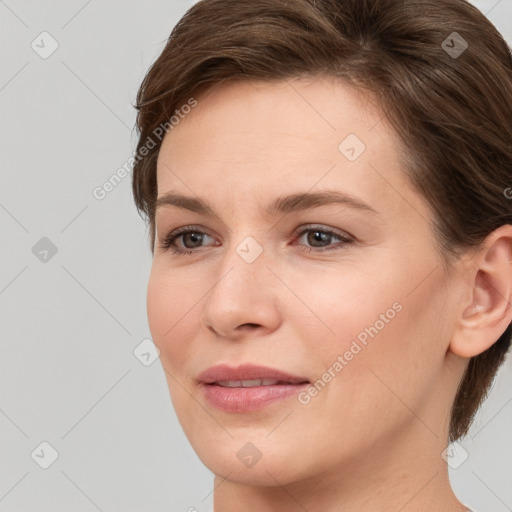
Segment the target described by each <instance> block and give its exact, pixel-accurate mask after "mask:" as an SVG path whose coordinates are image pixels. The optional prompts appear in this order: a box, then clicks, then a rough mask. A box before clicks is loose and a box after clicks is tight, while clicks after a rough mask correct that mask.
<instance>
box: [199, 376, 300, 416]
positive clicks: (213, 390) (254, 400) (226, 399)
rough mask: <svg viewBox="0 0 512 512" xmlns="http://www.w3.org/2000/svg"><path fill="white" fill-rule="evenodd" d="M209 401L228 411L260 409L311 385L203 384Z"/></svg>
mask: <svg viewBox="0 0 512 512" xmlns="http://www.w3.org/2000/svg"><path fill="white" fill-rule="evenodd" d="M201 386H202V388H203V392H204V395H205V397H206V399H207V400H208V402H209V403H210V404H212V405H214V406H215V407H217V408H219V409H222V410H223V411H226V412H251V411H259V410H261V409H263V408H265V407H267V406H268V405H270V404H272V403H275V402H277V401H279V400H283V399H284V398H288V397H290V396H293V395H296V394H297V393H300V391H302V390H303V389H305V388H306V387H307V386H309V383H307V382H306V383H305V384H277V385H275V386H254V387H252V388H228V387H224V386H218V385H216V384H202V385H201Z"/></svg>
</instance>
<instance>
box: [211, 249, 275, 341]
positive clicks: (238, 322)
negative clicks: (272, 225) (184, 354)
mask: <svg viewBox="0 0 512 512" xmlns="http://www.w3.org/2000/svg"><path fill="white" fill-rule="evenodd" d="M251 244H252V245H251ZM258 245H259V244H258ZM260 247H261V249H263V247H262V246H260ZM261 249H258V247H257V246H256V245H255V244H254V242H252V241H249V242H248V243H246V244H244V243H243V242H242V243H241V244H239V245H238V246H237V247H236V248H233V249H231V250H229V253H227V254H226V255H225V256H224V258H223V259H222V262H221V263H219V265H218V267H217V272H216V273H215V279H214V282H213V285H212V287H211V289H210V291H209V292H208V293H207V298H206V302H205V305H204V306H203V312H202V315H201V320H202V323H203V325H204V326H205V327H206V328H207V329H208V330H210V331H211V332H212V333H214V334H215V335H216V336H218V337H223V338H227V339H233V340H239V339H241V338H243V337H246V336H247V335H252V336H253V335H255V334H256V333H257V335H264V334H268V333H270V332H272V331H273V330H275V329H277V328H278V326H279V323H280V321H281V320H280V318H281V316H280V313H279V297H278V291H279V280H278V279H277V278H276V276H275V274H274V273H273V272H272V271H271V270H270V268H269V264H270V266H272V264H271V261H269V259H270V258H269V255H267V253H266V251H265V250H264V249H263V251H261ZM251 251H252V254H251ZM255 251H257V252H255ZM260 251H261V252H260ZM281 286H282V285H281Z"/></svg>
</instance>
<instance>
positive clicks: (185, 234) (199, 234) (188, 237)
mask: <svg viewBox="0 0 512 512" xmlns="http://www.w3.org/2000/svg"><path fill="white" fill-rule="evenodd" d="M191 228H193V226H185V227H183V228H179V229H177V230H176V231H172V232H171V233H169V234H168V235H167V236H165V238H164V239H163V241H162V244H161V246H160V247H161V248H162V249H163V250H168V249H170V248H171V247H174V251H173V254H192V253H193V252H196V251H194V250H193V249H195V247H197V246H199V247H200V245H197V244H200V243H201V242H202V241H203V240H204V239H205V237H209V235H208V234H207V233H205V232H204V231H200V230H197V229H191ZM178 238H182V242H183V243H184V244H185V248H184V249H182V248H181V247H179V246H178V245H176V243H175V240H177V239H178ZM187 244H190V245H191V246H192V247H187ZM188 249H192V250H188Z"/></svg>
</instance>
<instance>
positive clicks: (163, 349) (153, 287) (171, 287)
mask: <svg viewBox="0 0 512 512" xmlns="http://www.w3.org/2000/svg"><path fill="white" fill-rule="evenodd" d="M187 286H188V288H187ZM187 286H185V284H184V283H183V282H182V280H180V279H177V278H173V277H171V276H170V275H169V273H162V272H159V271H158V268H154V269H152V271H151V274H150V278H149V282H148V287H147V315H148V324H149V329H150V331H151V335H152V339H153V342H154V343H155V345H156V346H157V347H158V348H159V350H160V359H161V361H162V364H163V365H165V368H168V369H169V370H172V369H174V368H176V367H180V366H181V365H182V363H183V362H184V361H186V360H187V358H188V351H189V350H190V346H191V344H190V341H189V340H190V339H191V336H194V333H193V332H191V329H197V325H198V324H199V316H198V315H199V313H198V311H199V309H197V310H196V309H194V306H196V305H197V306H199V304H198V301H199V298H200V297H201V294H200V293H199V292H197V293H188V290H194V287H193V286H191V285H190V282H188V284H187Z"/></svg>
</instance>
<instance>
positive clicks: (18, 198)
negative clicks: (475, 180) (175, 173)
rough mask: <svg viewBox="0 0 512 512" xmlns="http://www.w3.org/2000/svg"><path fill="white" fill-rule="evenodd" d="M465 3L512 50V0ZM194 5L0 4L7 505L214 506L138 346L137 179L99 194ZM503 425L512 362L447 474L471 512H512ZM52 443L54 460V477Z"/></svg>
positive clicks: (207, 476) (1, 437) (141, 291)
mask: <svg viewBox="0 0 512 512" xmlns="http://www.w3.org/2000/svg"><path fill="white" fill-rule="evenodd" d="M475 4H476V5H477V6H478V7H479V8H480V9H481V10H482V11H483V12H484V13H486V14H487V15H488V17H489V18H490V19H491V21H492V22H493V23H494V24H495V25H496V26H497V28H498V29H499V30H500V31H501V33H502V34H503V35H504V36H505V37H506V38H507V40H508V41H509V43H510V42H512V22H511V20H512V0H501V1H498V0H492V1H489V2H487V1H478V2H475ZM190 5H192V2H187V1H185V0H183V1H180V0H174V1H156V0H153V1H151V2H142V1H126V0H125V1H124V2H121V1H120V0H116V1H114V0H112V1H109V2H106V1H103V2H100V1H99V0H89V1H86V0H68V1H66V2H63V1H62V2H58V1H56V0H52V1H46V2H42V1H40V0H38V1H35V0H33V1H28V0H19V1H14V0H5V1H1V0H0V48H1V52H2V53H1V58H2V65H1V68H0V102H1V113H2V114H1V123H0V130H1V131H0V144H1V151H0V155H1V171H2V178H1V179H2V186H1V188H0V194H1V195H0V229H1V234H0V237H1V240H3V241H4V242H3V244H2V251H1V257H2V260H1V261H2V267H1V268H2V273H1V276H0V306H1V325H2V338H1V342H2V345H1V357H0V379H1V381H0V392H1V395H0V471H1V473H0V510H1V511H4V512H7V511H10V512H21V511H23V512H32V511H52V512H60V511H69V510H73V511H77V512H78V511H83V512H89V511H91V512H94V511H95V510H101V511H104V512H107V511H123V512H129V511H141V510H144V511H145V512H153V511H155V512H156V511H162V512H163V511H186V510H187V509H188V508H189V507H195V508H196V509H197V510H199V511H206V510H208V509H209V507H210V506H211V504H212V502H213V495H212V489H213V475H212V474H211V472H210V471H209V470H207V469H206V468H205V467H204V466H203V465H202V464H201V462H200V461H199V459H198V458H197V456H196V455H195V453H194V452H193V450H192V449H191V448H190V446H189V444H188V441H187V440H186V438H185V436H184V434H183V432H182V430H181V428H180V426H179V423H178V421H177V419H176V416H175V414H174V411H173V410H172V407H171V402H170V398H169V394H168V390H167V383H166V381H165V378H164V373H163V371H162V368H161V366H160V364H159V361H158V360H156V361H155V362H154V364H151V365H149V366H145V365H144V364H143V363H142V362H141V361H140V360H139V359H137V358H136V357H135V355H134V353H133V351H134V349H135V348H136V347H137V346H138V345H139V344H140V343H141V342H142V340H144V339H145V338H150V336H151V335H150V332H149V328H148V325H147V317H146V302H145V300H146V284H147V280H148V275H149V270H150V265H151V254H150V251H149V249H148V246H147V241H146V239H147V233H146V230H145V226H144V223H143V221H142V220H141V219H140V217H139V216H138V215H137V213H136V210H135V206H134V204H133V200H132V195H131V188H130V177H131V175H129V176H127V177H126V178H125V179H124V180H123V181H122V182H121V183H120V184H119V185H118V186H117V187H115V189H114V190H112V191H111V192H110V193H109V194H108V195H107V196H106V197H105V198H104V199H103V200H97V199H95V198H94V196H93V194H92V191H93V189H94V188H95V187H98V186H101V185H102V184H103V183H104V182H105V181H106V180H107V179H108V178H109V177H110V176H111V175H112V174H114V173H115V172H116V170H117V169H119V168H120V167H121V166H122V165H123V164H124V163H125V162H126V160H127V159H128V157H129V156H130V155H131V154H132V153H133V151H134V149H135V144H136V133H135V131H134V122H135V112H134V109H133V108H132V107H131V105H132V103H133V102H134V101H135V95H136V91H137V88H138V86H139V84H140V81H141V80H142V78H143V76H144V73H145V71H146V70H147V68H148V67H149V65H150V64H151V62H153V60H154V59H155V58H156V57H157V55H158V54H159V52H160V51H161V50H162V48H163V45H164V43H165V40H166V38H167V36H168V35H169V33H170V30H171V29H172V27H173V26H174V25H175V23H176V22H177V21H178V20H179V18H180V17H181V16H182V15H183V14H184V13H185V11H186V9H187V8H188V7H189V6H190ZM43 31H46V32H48V33H49V34H50V35H51V38H53V39H50V36H39V35H40V34H41V32H43ZM41 39H43V42H41ZM34 40H35V43H34V44H38V45H39V46H38V47H37V46H36V48H37V52H36V51H35V50H34V49H33V48H32V47H31V44H32V42H33V41H34ZM53 40H55V41H56V42H57V43H58V48H57V50H56V51H55V52H54V53H53V54H51V55H50V56H48V57H47V58H42V57H41V56H40V55H41V53H42V54H43V55H44V52H48V51H49V50H50V49H51V45H52V44H55V43H53V42H52V41H53ZM38 52H39V53H38ZM511 185H512V184H511ZM45 237H46V239H44V238H45ZM41 239H43V240H41ZM47 239H48V240H47ZM34 247H35V249H34ZM52 247H55V248H56V250H57V252H56V253H55V254H52V249H51V248H52ZM45 250H48V251H49V252H47V253H45V252H44V251H45ZM41 258H43V260H41ZM511 427H512V361H511V360H510V358H509V359H508V361H507V364H506V367H505V368H503V369H502V370H501V371H500V373H499V376H498V378H497V379H496V381H495V383H494V386H493V389H492V392H491V395H490V397H489V399H488V401H487V402H486V403H485V405H484V407H483V408H482V409H481V410H480V412H479V413H478V414H477V417H476V420H475V423H474V425H473V427H472V429H471V433H470V435H469V436H467V437H466V438H465V439H464V440H463V441H462V442H461V445H462V447H463V448H464V449H465V450H467V453H468V454H469V456H468V458H467V460H466V461H465V462H464V463H463V464H462V465H460V467H458V468H457V469H451V470H450V477H451V480H452V484H453V487H454V490H455V492H456V493H457V494H458V496H459V497H460V499H461V500H462V501H464V502H466V503H467V504H469V505H472V506H473V507H475V508H476V509H477V510H480V512H490V511H491V510H492V512H506V511H511V510H512V485H511V483H512V482H511V480H512V441H511V435H512V428H511ZM44 441H46V442H48V443H49V444H50V445H51V446H52V447H53V448H54V449H55V450H56V451H57V452H58V458H57V459H56V460H55V462H54V463H53V464H52V465H51V466H49V467H48V468H47V469H43V468H42V467H40V466H41V465H45V464H47V463H49V462H51V456H52V454H51V450H50V449H49V448H48V447H46V446H45V445H43V446H40V444H41V443H42V442H44ZM31 454H32V455H31Z"/></svg>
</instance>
